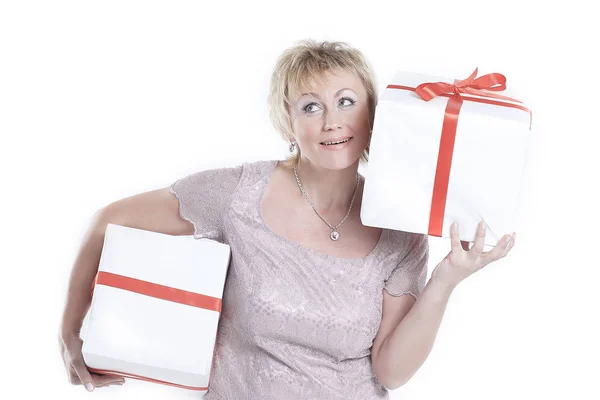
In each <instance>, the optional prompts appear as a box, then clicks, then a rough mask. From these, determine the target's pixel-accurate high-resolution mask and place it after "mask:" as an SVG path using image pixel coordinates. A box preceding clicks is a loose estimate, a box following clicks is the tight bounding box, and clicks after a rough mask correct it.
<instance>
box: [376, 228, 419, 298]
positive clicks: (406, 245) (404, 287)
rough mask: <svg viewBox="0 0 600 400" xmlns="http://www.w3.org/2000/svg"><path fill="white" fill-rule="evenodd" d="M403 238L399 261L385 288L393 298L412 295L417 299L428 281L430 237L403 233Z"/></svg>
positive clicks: (400, 243) (400, 242)
mask: <svg viewBox="0 0 600 400" xmlns="http://www.w3.org/2000/svg"><path fill="white" fill-rule="evenodd" d="M402 236H403V238H402V240H400V241H399V245H400V246H399V247H400V248H399V250H398V254H399V261H398V263H397V264H396V266H395V267H394V269H393V270H392V272H391V274H390V276H389V277H388V279H387V280H386V281H385V285H384V288H385V289H386V290H387V292H388V293H389V294H391V295H392V296H402V295H403V294H410V295H412V296H413V297H414V298H415V299H417V297H418V296H419V295H420V294H421V291H422V290H423V288H424V287H425V283H426V280H427V262H428V261H429V236H427V235H425V234H420V233H412V232H402Z"/></svg>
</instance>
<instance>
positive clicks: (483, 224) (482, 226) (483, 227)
mask: <svg viewBox="0 0 600 400" xmlns="http://www.w3.org/2000/svg"><path fill="white" fill-rule="evenodd" d="M485 228H486V226H485V221H482V222H481V229H482V230H485Z"/></svg>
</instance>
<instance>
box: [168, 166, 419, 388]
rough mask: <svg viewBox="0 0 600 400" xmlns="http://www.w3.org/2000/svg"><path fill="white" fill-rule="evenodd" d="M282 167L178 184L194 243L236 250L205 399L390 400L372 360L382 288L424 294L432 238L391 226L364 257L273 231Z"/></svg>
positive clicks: (229, 171)
mask: <svg viewBox="0 0 600 400" xmlns="http://www.w3.org/2000/svg"><path fill="white" fill-rule="evenodd" d="M277 162H278V161H277V160H267V161H255V162H250V163H243V164H242V165H240V166H237V167H232V168H219V169H211V170H206V171H201V172H196V173H194V174H191V175H189V176H186V177H184V178H182V179H179V180H177V181H176V182H175V183H173V184H172V185H171V193H173V194H174V195H175V196H176V197H177V199H178V200H179V211H180V214H181V216H182V218H184V219H186V220H188V221H190V222H192V223H193V225H194V238H196V239H212V240H216V241H219V242H221V243H225V244H228V245H229V246H230V247H231V263H230V266H229V270H228V273H227V280H226V282H225V288H224V292H223V304H222V314H221V318H220V321H219V331H218V335H217V345H216V354H215V358H214V360H213V366H212V372H211V377H210V382H209V387H208V391H207V392H206V394H205V397H204V399H206V400H222V399H226V400H243V399H249V400H259V399H260V400H295V399H298V400H312V399H326V400H337V399H339V400H342V399H343V400H350V399H357V400H358V399H360V400H370V399H389V395H388V390H387V389H386V388H385V387H384V386H383V385H382V384H381V383H380V382H379V381H378V380H377V378H376V376H375V374H374V372H373V369H372V364H371V346H372V345H373V340H374V339H375V336H376V335H377V331H378V328H379V325H380V322H381V316H382V301H383V293H382V290H383V289H384V288H385V290H387V291H388V293H390V294H391V295H394V296H400V295H402V294H410V295H412V296H413V297H415V298H417V296H418V295H419V294H420V293H421V291H422V290H423V288H424V286H425V283H426V277H427V261H428V256H429V246H428V241H427V238H428V237H427V235H424V234H417V233H410V232H402V231H395V230H389V229H383V231H382V234H381V237H380V239H379V242H378V243H377V245H376V246H375V248H374V249H373V250H372V251H371V252H370V253H369V254H368V255H367V256H365V257H362V258H339V257H335V256H332V255H328V254H325V253H320V252H317V251H315V250H312V249H310V248H307V247H303V246H302V245H299V244H296V243H294V242H292V241H290V240H288V239H286V238H284V237H282V236H280V235H278V234H277V233H276V232H274V231H273V230H271V228H270V227H269V226H268V225H266V223H265V221H264V220H263V218H262V214H261V211H260V210H261V207H260V205H261V203H262V198H263V194H264V192H265V189H266V187H267V185H268V183H269V180H270V177H271V174H272V173H273V171H274V170H275V167H276V166H277ZM308 206H309V205H308V204H307V207H308ZM315 218H318V217H317V216H316V215H315ZM326 239H328V238H327V237H326ZM328 240H329V239H328Z"/></svg>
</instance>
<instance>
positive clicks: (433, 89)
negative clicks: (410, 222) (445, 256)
mask: <svg viewBox="0 0 600 400" xmlns="http://www.w3.org/2000/svg"><path fill="white" fill-rule="evenodd" d="M477 70H478V69H477V68H475V71H474V72H473V73H472V74H471V75H470V76H469V77H468V78H467V79H463V80H455V81H454V83H447V82H428V83H422V84H420V85H419V86H417V87H416V88H412V87H409V86H401V85H388V86H387V88H388V89H403V90H412V91H414V92H416V93H417V94H418V95H419V96H420V97H421V98H422V99H423V100H425V101H429V100H431V99H433V98H435V97H437V96H444V97H449V98H450V99H449V100H448V104H447V106H446V110H445V112H444V121H443V124H442V135H441V138H440V148H439V153H438V160H437V168H436V173H435V181H434V184H433V194H432V199H431V210H430V213H429V235H432V236H438V237H441V236H442V227H443V223H444V211H445V209H446V197H447V195H448V182H449V180H450V167H451V165H452V154H453V152H454V141H455V138H456V127H457V124H458V114H459V113H460V109H461V107H462V104H463V100H468V101H474V102H478V103H486V104H493V105H497V106H502V107H512V108H517V109H520V110H523V111H526V112H528V113H529V115H530V127H531V111H530V110H529V109H527V108H525V107H523V106H521V105H519V104H512V103H506V102H504V101H497V100H490V99H498V100H508V101H513V102H517V103H521V102H520V101H519V100H515V99H512V98H510V97H506V96H502V95H499V94H495V93H490V91H502V90H504V89H506V77H505V76H504V75H502V74H498V73H491V74H487V75H483V76H480V77H479V78H475V77H476V76H477ZM463 93H466V94H471V95H476V96H481V97H486V98H479V97H470V96H464V95H463Z"/></svg>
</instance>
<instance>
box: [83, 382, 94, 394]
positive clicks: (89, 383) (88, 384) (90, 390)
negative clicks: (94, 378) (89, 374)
mask: <svg viewBox="0 0 600 400" xmlns="http://www.w3.org/2000/svg"><path fill="white" fill-rule="evenodd" d="M85 388H86V389H87V391H88V392H92V391H93V390H94V385H92V383H91V382H88V383H86V384H85Z"/></svg>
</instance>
